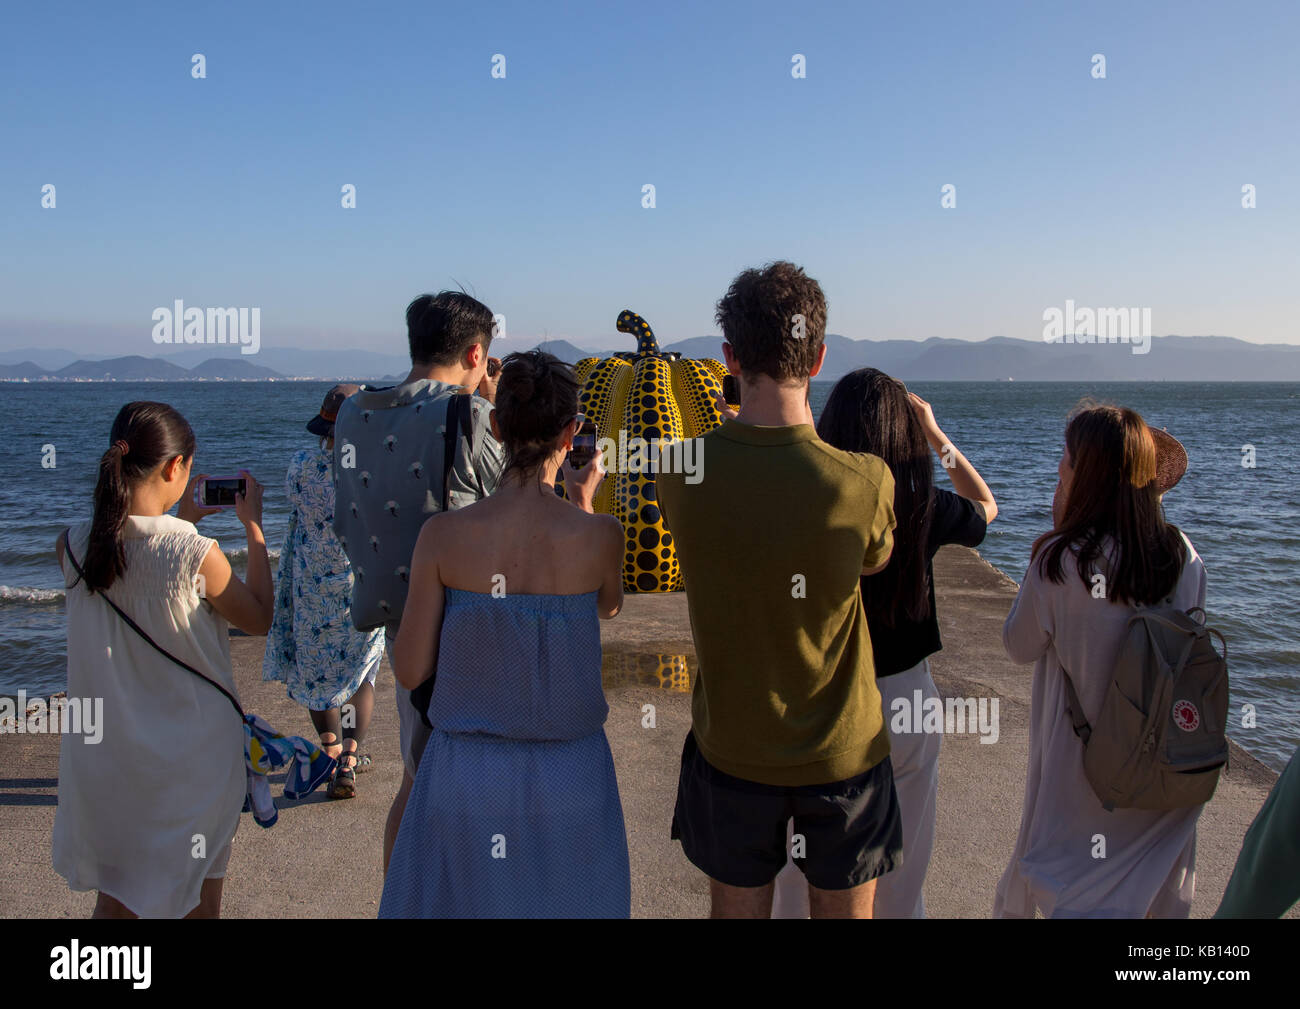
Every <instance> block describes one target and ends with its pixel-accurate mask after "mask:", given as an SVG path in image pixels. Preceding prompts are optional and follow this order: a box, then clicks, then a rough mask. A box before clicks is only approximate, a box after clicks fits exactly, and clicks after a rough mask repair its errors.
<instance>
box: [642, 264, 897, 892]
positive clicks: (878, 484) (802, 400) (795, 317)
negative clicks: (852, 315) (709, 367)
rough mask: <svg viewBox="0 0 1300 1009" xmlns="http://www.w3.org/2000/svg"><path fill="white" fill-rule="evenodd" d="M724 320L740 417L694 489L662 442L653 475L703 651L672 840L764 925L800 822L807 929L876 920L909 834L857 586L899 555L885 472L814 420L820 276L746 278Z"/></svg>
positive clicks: (821, 329) (731, 294)
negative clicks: (880, 896) (880, 887)
mask: <svg viewBox="0 0 1300 1009" xmlns="http://www.w3.org/2000/svg"><path fill="white" fill-rule="evenodd" d="M717 321H718V324H719V325H720V326H721V327H722V334H723V338H724V340H725V341H726V342H724V343H723V353H724V355H725V357H726V361H727V368H728V370H729V371H730V372H731V373H732V374H733V375H736V376H738V378H739V380H740V388H741V407H740V411H739V413H738V414H735V413H732V412H730V411H728V419H727V420H725V421H724V422H723V424H722V425H721V426H720V427H718V428H717V429H715V430H713V431H711V432H709V433H708V434H707V435H705V436H704V437H703V439H701V442H702V444H701V445H699V446H696V449H697V452H699V453H702V454H697V456H696V457H695V458H697V459H702V478H699V479H697V480H696V482H693V483H692V482H687V480H686V479H685V476H684V474H683V473H682V469H683V467H679V466H674V463H673V450H671V449H669V450H667V451H666V452H665V454H664V457H663V460H662V461H661V464H660V472H659V475H658V477H657V486H658V495H659V504H660V507H661V509H662V511H663V514H664V517H665V519H666V520H667V524H668V525H669V526H670V528H671V530H672V535H673V538H674V540H675V543H676V549H677V556H678V558H679V559H680V561H681V565H682V572H683V574H684V575H685V579H686V596H687V603H688V606H689V609H690V614H691V626H692V630H693V633H694V636H695V651H696V655H697V657H698V659H699V668H698V672H697V676H696V681H695V688H694V695H693V698H692V723H693V725H692V730H691V732H690V734H689V735H688V736H687V738H686V744H685V747H684V749H683V752H682V767H681V776H680V779H679V782H678V791H677V806H676V810H675V813H674V816H673V827H672V836H673V837H674V838H675V839H678V840H680V841H681V842H682V848H683V851H684V852H685V854H686V857H687V858H689V859H690V860H691V862H692V863H694V864H695V866H696V867H697V868H699V869H701V870H702V871H703V872H705V873H706V874H707V875H708V876H709V878H710V881H711V889H712V898H713V916H714V917H759V918H766V917H768V915H769V913H770V910H771V904H772V881H773V879H774V878H775V877H776V875H777V873H778V872H779V871H780V870H781V868H782V867H783V866H784V865H785V863H786V825H787V821H788V820H790V819H791V818H793V820H794V843H793V845H792V848H791V854H792V855H793V858H794V862H795V864H796V865H797V866H799V868H800V869H802V870H803V872H804V876H805V877H806V879H807V881H808V886H809V905H810V909H811V913H812V915H813V917H870V916H871V907H872V902H873V900H874V897H875V887H876V882H875V881H876V879H877V878H878V877H879V876H881V875H883V874H884V873H886V872H889V871H890V870H891V869H893V868H895V867H897V866H899V865H901V864H902V830H901V825H900V820H899V813H898V802H897V798H896V796H895V794H894V781H893V770H892V768H891V766H890V761H889V735H888V732H887V731H886V727H885V723H884V719H883V717H882V714H881V709H880V692H879V691H878V690H877V689H876V679H875V670H874V668H873V666H872V657H871V636H870V633H869V632H868V630H867V620H866V614H865V612H864V610H863V606H862V597H861V595H860V594H859V590H858V584H859V582H858V579H859V577H860V576H861V575H863V574H874V573H875V572H877V571H879V570H881V569H882V568H884V566H885V565H886V563H887V562H888V561H889V555H890V551H891V550H892V549H893V534H892V530H893V528H894V510H893V502H894V480H893V476H892V475H891V474H890V472H889V468H888V467H887V466H886V465H885V463H884V461H883V460H881V459H880V458H878V457H876V456H873V455H866V454H860V453H852V452H844V451H841V450H840V449H837V448H833V447H831V446H830V445H828V444H826V443H825V442H823V441H821V440H820V439H819V438H818V437H817V432H816V430H815V429H814V427H813V418H812V414H811V410H810V409H809V406H808V383H809V381H810V379H811V378H812V376H814V375H816V374H817V373H818V372H819V371H820V370H821V367H822V362H823V361H824V359H825V356H826V345H825V343H824V339H825V334H826V300H825V297H824V296H823V294H822V291H821V288H820V286H818V284H817V282H816V281H815V280H813V279H812V278H811V277H808V276H807V275H805V274H804V272H803V270H801V269H800V268H799V267H796V266H794V265H793V264H791V263H784V262H778V263H773V264H771V265H770V266H767V267H765V268H764V269H762V270H746V271H745V272H744V273H742V274H740V276H738V277H737V278H736V279H735V281H733V283H732V285H731V288H730V290H728V291H727V293H726V295H725V296H724V297H723V298H722V300H721V301H720V302H718V311H717Z"/></svg>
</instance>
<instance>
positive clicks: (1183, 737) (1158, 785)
mask: <svg viewBox="0 0 1300 1009" xmlns="http://www.w3.org/2000/svg"><path fill="white" fill-rule="evenodd" d="M1198 615H1199V619H1198V618H1197V616H1198ZM1204 620H1205V613H1204V611H1203V610H1201V609H1199V608H1194V609H1191V610H1188V611H1186V612H1183V611H1182V610H1180V609H1178V608H1177V607H1174V606H1156V607H1151V608H1145V609H1140V610H1138V612H1137V613H1135V614H1133V616H1132V617H1130V618H1129V621H1128V633H1127V635H1126V637H1125V639H1124V642H1123V644H1122V645H1121V646H1120V650H1119V655H1118V657H1117V658H1116V660H1115V672H1114V675H1113V676H1112V677H1111V681H1110V685H1109V687H1107V689H1106V697H1105V699H1104V700H1103V701H1102V705H1101V713H1100V714H1099V715H1098V716H1097V719H1096V721H1095V722H1093V724H1091V725H1089V724H1088V721H1087V719H1086V717H1085V716H1084V714H1083V707H1082V705H1080V703H1079V695H1078V694H1077V693H1075V690H1074V684H1073V683H1072V682H1071V681H1070V674H1069V672H1068V671H1067V672H1066V674H1065V689H1066V696H1067V698H1068V700H1069V704H1070V720H1071V721H1072V722H1073V724H1074V732H1075V735H1077V736H1078V737H1079V738H1080V739H1082V740H1083V770H1084V774H1085V775H1087V778H1088V783H1089V784H1091V785H1092V790H1093V791H1094V792H1096V793H1097V798H1098V799H1100V800H1101V803H1102V805H1103V806H1104V807H1105V808H1106V809H1108V810H1110V809H1183V808H1185V807H1188V806H1199V805H1200V804H1202V803H1205V802H1209V801H1210V797H1211V796H1212V795H1214V789H1215V786H1216V785H1217V784H1218V783H1219V772H1220V771H1221V770H1222V769H1223V767H1224V766H1225V765H1226V764H1227V762H1228V737H1227V734H1226V732H1227V721H1228V643H1227V642H1226V641H1225V640H1224V638H1223V635H1222V634H1220V633H1219V632H1218V631H1216V630H1214V629H1213V628H1209V627H1206V626H1205V624H1204ZM1214 638H1218V639H1219V641H1220V642H1222V643H1223V655H1222V656H1220V655H1219V653H1218V651H1217V650H1216V649H1215V647H1214V641H1213V639H1214Z"/></svg>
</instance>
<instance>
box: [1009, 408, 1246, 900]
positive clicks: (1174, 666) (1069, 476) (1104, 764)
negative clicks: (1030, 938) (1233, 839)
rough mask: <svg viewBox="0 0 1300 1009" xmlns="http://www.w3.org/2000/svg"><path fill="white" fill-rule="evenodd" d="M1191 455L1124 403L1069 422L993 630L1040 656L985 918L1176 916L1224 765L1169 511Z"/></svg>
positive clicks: (1215, 678) (1219, 710)
mask: <svg viewBox="0 0 1300 1009" xmlns="http://www.w3.org/2000/svg"><path fill="white" fill-rule="evenodd" d="M1186 467H1187V454H1186V452H1184V451H1183V449H1182V446H1181V445H1179V444H1178V442H1177V441H1176V440H1174V439H1173V438H1172V437H1170V436H1169V435H1168V434H1166V433H1165V432H1163V431H1157V430H1155V429H1153V428H1150V427H1148V426H1147V424H1146V423H1145V422H1144V421H1143V420H1142V418H1141V417H1140V416H1139V415H1138V414H1137V413H1136V412H1134V411H1133V410H1129V409H1124V408H1121V407H1113V406H1093V405H1085V406H1083V407H1081V408H1080V409H1078V410H1077V411H1076V412H1075V413H1074V414H1073V415H1072V417H1071V418H1070V420H1069V422H1068V424H1067V426H1066V431H1065V451H1064V454H1063V457H1062V459H1061V462H1060V465H1059V467H1058V475H1059V478H1060V479H1059V484H1058V486H1057V493H1056V499H1055V500H1054V502H1053V507H1052V515H1053V528H1052V530H1051V531H1050V532H1048V533H1046V534H1044V535H1043V536H1041V537H1039V539H1038V540H1037V541H1035V543H1034V547H1033V552H1032V555H1031V560H1030V563H1029V568H1028V570H1027V571H1026V572H1025V577H1024V582H1023V583H1022V585H1021V586H1020V592H1019V593H1018V595H1017V596H1016V600H1015V603H1014V604H1013V605H1012V608H1011V612H1010V614H1009V615H1008V616H1007V620H1006V624H1005V625H1004V627H1003V631H1002V640H1003V645H1004V646H1005V648H1006V650H1007V654H1008V655H1009V656H1010V657H1011V659H1012V660H1013V661H1015V662H1018V663H1031V662H1032V663H1034V681H1033V691H1032V703H1031V715H1030V718H1031V721H1030V727H1029V767H1028V777H1027V780H1026V783H1025V800H1024V810H1023V813H1022V817H1021V823H1020V833H1019V837H1018V838H1017V841H1016V848H1015V851H1014V853H1013V854H1012V856H1011V861H1010V864H1009V865H1008V866H1007V870H1006V872H1005V873H1004V874H1003V876H1002V879H1001V881H1000V882H999V884H998V889H997V896H996V899H995V902H994V909H993V913H994V917H1005V918H1031V917H1034V916H1035V915H1036V914H1042V915H1043V916H1044V917H1048V918H1142V917H1159V918H1165V917H1168V918H1185V917H1187V916H1188V914H1189V913H1190V911H1191V902H1192V897H1193V894H1194V891H1195V879H1196V875H1195V867H1196V822H1197V819H1198V818H1199V817H1200V814H1201V810H1202V809H1203V808H1204V804H1205V803H1206V802H1208V801H1209V799H1210V797H1211V795H1213V793H1214V787H1215V784H1216V783H1217V781H1218V777H1219V773H1220V771H1221V769H1222V767H1223V766H1224V764H1225V763H1226V761H1227V739H1226V736H1225V735H1224V731H1225V722H1226V719H1227V710H1228V681H1227V665H1226V655H1225V654H1224V646H1223V645H1222V638H1221V637H1218V636H1217V635H1216V633H1215V632H1213V631H1212V630H1210V629H1209V628H1206V627H1205V626H1204V624H1203V608H1204V606H1205V567H1204V565H1203V564H1202V563H1201V559H1200V557H1199V556H1198V555H1197V553H1196V550H1195V549H1194V548H1193V547H1192V545H1191V543H1190V541H1188V539H1187V538H1186V537H1185V536H1184V535H1183V534H1182V533H1181V532H1180V531H1179V530H1178V529H1177V528H1176V527H1175V526H1173V525H1172V524H1170V523H1168V522H1166V521H1165V517H1164V512H1163V505H1162V497H1163V495H1164V493H1165V492H1166V491H1168V490H1169V489H1170V488H1172V487H1173V486H1174V484H1176V483H1177V482H1178V480H1179V479H1180V478H1181V477H1182V475H1183V473H1184V472H1185V470H1186Z"/></svg>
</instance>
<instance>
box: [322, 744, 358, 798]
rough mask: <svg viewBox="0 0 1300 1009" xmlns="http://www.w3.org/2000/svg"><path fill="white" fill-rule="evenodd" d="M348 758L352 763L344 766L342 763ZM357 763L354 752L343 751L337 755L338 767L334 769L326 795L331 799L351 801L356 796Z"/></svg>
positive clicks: (355, 752)
mask: <svg viewBox="0 0 1300 1009" xmlns="http://www.w3.org/2000/svg"><path fill="white" fill-rule="evenodd" d="M349 757H351V758H352V763H351V764H348V765H346V766H345V765H344V763H343V762H344V761H345V760H347V759H348V758H349ZM357 762H358V761H357V751H356V750H344V751H343V752H342V753H341V754H340V755H339V763H338V767H336V768H335V769H334V777H333V778H332V779H331V780H330V787H329V792H328V793H327V794H328V795H329V797H330V798H331V799H351V798H353V797H354V796H355V795H356V794H357V772H356V766H357Z"/></svg>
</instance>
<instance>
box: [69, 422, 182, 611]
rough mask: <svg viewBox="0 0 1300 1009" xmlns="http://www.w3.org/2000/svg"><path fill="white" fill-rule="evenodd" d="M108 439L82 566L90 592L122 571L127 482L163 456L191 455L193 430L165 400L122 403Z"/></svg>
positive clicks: (148, 470) (140, 477)
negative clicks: (122, 405) (161, 401)
mask: <svg viewBox="0 0 1300 1009" xmlns="http://www.w3.org/2000/svg"><path fill="white" fill-rule="evenodd" d="M109 439H110V441H111V442H112V444H111V445H109V448H108V451H107V452H105V453H104V454H103V456H102V457H101V458H100V460H99V479H98V481H97V482H96V483H95V517H94V519H93V520H92V521H91V523H90V539H89V540H88V541H87V544H86V557H85V559H84V560H83V561H82V565H81V566H82V568H83V569H84V570H85V572H86V587H87V588H89V589H90V590H91V591H92V592H93V591H96V590H102V589H107V588H108V587H109V586H111V585H112V584H113V582H114V581H116V580H117V579H118V578H120V577H121V576H122V575H124V574H126V548H125V545H124V543H123V541H122V531H123V530H124V529H125V528H126V519H127V514H128V509H129V507H130V501H131V497H130V491H131V487H132V485H134V484H136V483H139V482H140V481H141V480H143V479H144V478H145V477H146V476H148V475H149V474H150V473H151V472H152V471H153V470H154V469H155V468H156V467H158V466H159V465H161V464H162V463H164V462H166V461H167V460H168V459H174V458H175V457H176V456H178V455H179V456H181V457H182V458H184V459H191V458H193V456H194V431H193V430H192V429H191V428H190V425H189V423H188V422H187V421H186V420H185V418H184V417H182V416H181V415H180V414H179V413H177V412H176V411H175V410H174V409H172V408H171V407H170V406H168V405H167V404H166V403H150V402H144V401H142V402H136V403H127V404H126V406H124V407H122V409H121V410H119V411H118V413H117V418H116V419H115V420H114V421H113V429H112V431H111V432H110V433H109Z"/></svg>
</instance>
